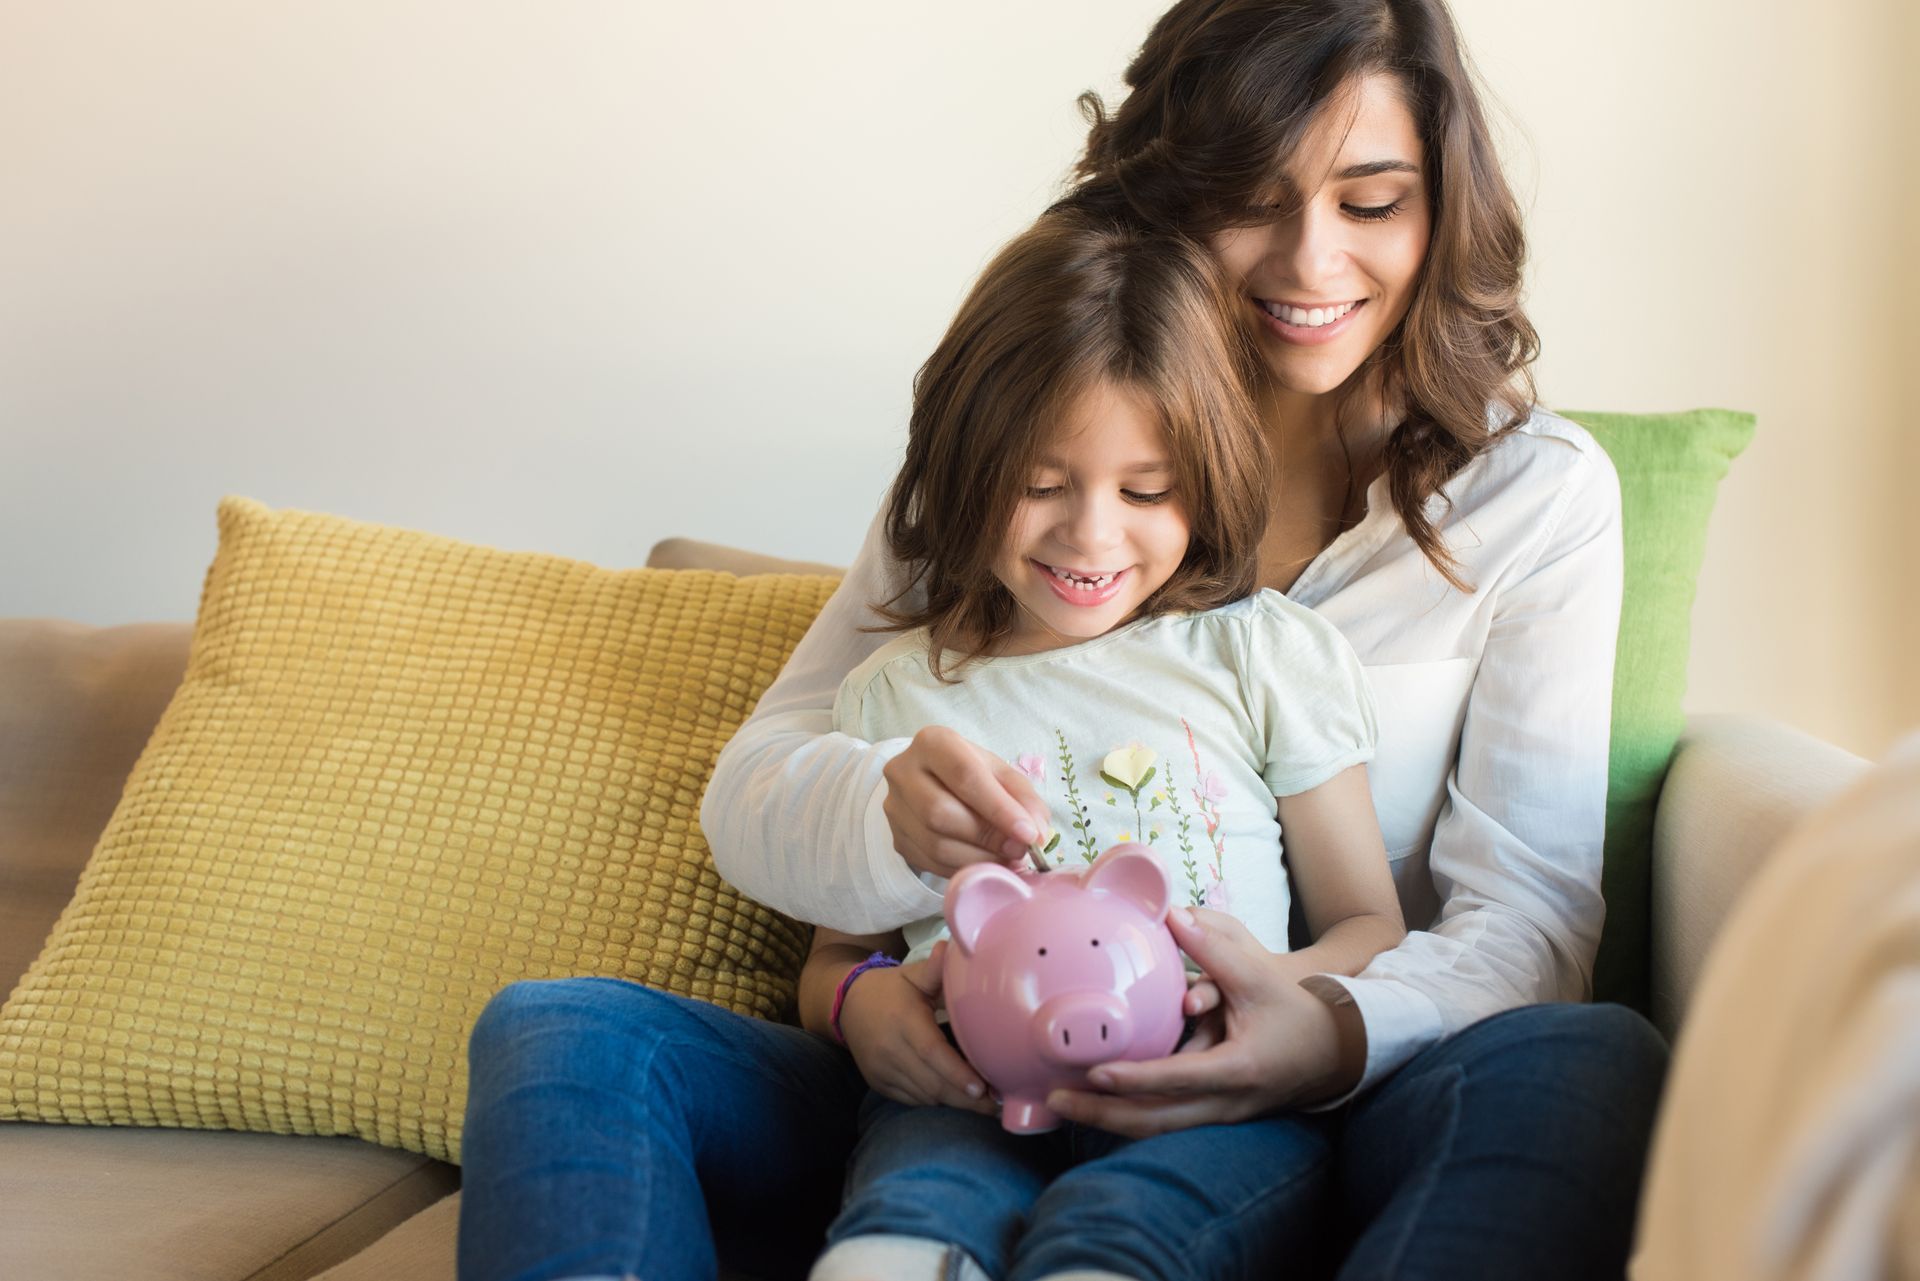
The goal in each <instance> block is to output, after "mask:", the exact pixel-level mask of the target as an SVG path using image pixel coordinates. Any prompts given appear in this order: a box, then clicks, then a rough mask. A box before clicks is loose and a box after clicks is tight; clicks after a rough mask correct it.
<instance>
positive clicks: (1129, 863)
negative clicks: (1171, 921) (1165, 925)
mask: <svg viewBox="0 0 1920 1281" xmlns="http://www.w3.org/2000/svg"><path fill="white" fill-rule="evenodd" d="M1085 884H1086V887H1087V888H1088V889H1090V890H1106V891H1107V892H1108V893H1110V894H1118V895H1119V896H1120V897H1121V898H1124V899H1127V900H1129V901H1131V902H1133V903H1135V904H1137V905H1138V906H1139V908H1140V910H1141V911H1143V912H1145V913H1146V914H1147V915H1148V916H1149V917H1150V918H1152V919H1153V920H1156V921H1159V920H1164V919H1165V918H1166V915H1167V909H1168V908H1169V907H1171V906H1172V905H1173V885H1172V883H1171V882H1170V881H1168V880H1167V869H1166V868H1164V867H1162V866H1161V865H1160V860H1159V858H1157V857H1156V856H1155V855H1154V852H1153V851H1152V850H1150V849H1148V848H1147V847H1146V846H1144V845H1142V844H1140V843H1139V842H1138V841H1129V842H1127V843H1126V844H1124V845H1116V846H1114V847H1113V848H1112V849H1110V850H1108V851H1107V852H1106V853H1104V854H1102V855H1101V856H1100V857H1099V858H1097V859H1095V860H1093V866H1092V867H1091V868H1089V869H1088V871H1087V879H1086V882H1085Z"/></svg>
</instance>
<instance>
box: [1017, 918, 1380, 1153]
mask: <svg viewBox="0 0 1920 1281" xmlns="http://www.w3.org/2000/svg"><path fill="white" fill-rule="evenodd" d="M1182 917H1185V918H1186V919H1185V920H1182V919H1181V918H1182ZM1168 925H1169V927H1170V928H1171V929H1172V930H1173V937H1174V940H1175V941H1176V942H1177V943H1179V944H1180V947H1181V948H1182V950H1184V951H1185V952H1186V953H1187V955H1189V956H1191V957H1192V958H1193V959H1194V960H1195V961H1198V962H1199V963H1200V966H1201V968H1202V969H1204V970H1205V971H1206V972H1207V974H1208V975H1209V976H1210V977H1211V979H1212V980H1213V983H1214V985H1215V991H1217V993H1218V996H1219V1005H1218V1007H1217V1008H1216V1009H1213V1010H1211V1011H1204V1010H1202V1011H1195V1010H1193V1009H1191V1007H1192V1006H1194V1005H1195V1004H1201V1005H1204V1004H1205V1003H1206V1002H1207V1000H1208V999H1209V997H1210V994H1209V993H1205V992H1203V991H1202V988H1201V986H1200V985H1198V984H1196V985H1195V987H1194V988H1193V989H1192V990H1191V991H1189V992H1188V994H1187V1004H1188V1007H1189V1012H1190V1013H1201V1014H1203V1015H1204V1017H1203V1019H1202V1023H1201V1026H1200V1028H1199V1029H1197V1030H1196V1032H1195V1034H1194V1036H1193V1037H1192V1038H1190V1039H1189V1040H1188V1041H1187V1043H1186V1044H1185V1045H1183V1046H1182V1047H1181V1048H1180V1050H1179V1051H1178V1052H1176V1053H1174V1054H1172V1055H1169V1056H1168V1057H1166V1058H1163V1059H1149V1060H1145V1061H1142V1062H1137V1063H1136V1062H1124V1061H1123V1062H1118V1063H1107V1064H1103V1065H1102V1066H1100V1067H1097V1068H1095V1069H1094V1070H1093V1072H1092V1073H1091V1074H1090V1080H1091V1082H1092V1084H1093V1085H1094V1087H1095V1089H1096V1090H1098V1091H1102V1092H1101V1093H1094V1092H1089V1091H1083V1090H1055V1091H1054V1092H1053V1093H1052V1094H1051V1095H1049V1096H1048V1098H1047V1106H1048V1107H1050V1108H1052V1109H1053V1110H1054V1111H1056V1112H1058V1113H1059V1114H1060V1115H1061V1116H1064V1117H1067V1118H1068V1119H1070V1120H1074V1121H1078V1122H1081V1123H1082V1124H1085V1125H1091V1126H1095V1127H1097V1128H1099V1129H1102V1130H1110V1131H1112V1132H1114V1133H1116V1134H1125V1135H1131V1136H1133V1137H1136V1138H1139V1137H1144V1136H1146V1135H1150V1134H1160V1133H1164V1132H1166V1131H1168V1130H1180V1129H1185V1128H1187V1127H1188V1126H1194V1125H1212V1124H1217V1123H1222V1122H1229V1121H1241V1120H1245V1119H1247V1118H1249V1117H1254V1116H1261V1115H1263V1114H1265V1113H1268V1112H1272V1111H1276V1110H1278V1109H1280V1108H1283V1107H1289V1106H1298V1105H1300V1104H1303V1103H1311V1102H1314V1101H1317V1100H1319V1099H1323V1098H1332V1097H1334V1096H1335V1095H1337V1094H1340V1093H1342V1092H1344V1091H1345V1090H1347V1089H1350V1088H1351V1087H1352V1085H1353V1084H1354V1083H1355V1082H1356V1081H1358V1079H1359V1075H1360V1071H1359V1070H1360V1067H1361V1066H1362V1065H1364V1062H1365V1041H1364V1036H1365V1033H1364V1031H1363V1030H1360V1029H1359V1022H1358V1011H1356V1010H1354V1009H1353V1008H1352V1007H1350V1006H1349V1007H1345V1008H1344V1009H1343V1010H1341V1011H1336V1010H1335V1009H1334V1008H1333V1007H1331V1006H1329V1005H1327V1004H1326V1003H1325V1002H1324V1001H1322V1000H1320V998H1319V997H1316V996H1314V995H1313V994H1312V993H1310V992H1308V991H1307V990H1306V989H1305V988H1302V987H1301V986H1300V980H1301V979H1302V978H1304V977H1305V976H1306V973H1308V972H1310V971H1306V970H1304V969H1303V967H1302V966H1301V964H1300V962H1298V961H1297V960H1294V959H1292V958H1290V957H1288V956H1287V955H1285V954H1276V953H1273V952H1269V951H1267V949H1266V948H1264V947H1262V946H1261V945H1260V942H1259V940H1257V939H1255V938H1254V937H1253V935H1252V934H1250V933H1248V931H1247V927H1246V926H1244V925H1242V924H1241V923H1240V922H1239V921H1237V920H1235V919H1234V918H1233V917H1231V916H1227V915H1226V914H1224V913H1221V912H1213V911H1208V910H1207V909H1205V908H1195V909H1192V910H1190V911H1189V910H1186V909H1179V910H1176V911H1174V912H1173V913H1171V914H1169V916H1168ZM1349 1016H1350V1017H1349ZM1356 1034H1357V1035H1358V1036H1359V1038H1360V1040H1359V1041H1358V1042H1357V1043H1356V1042H1355V1041H1354V1039H1353V1038H1354V1036H1355V1035H1356Z"/></svg>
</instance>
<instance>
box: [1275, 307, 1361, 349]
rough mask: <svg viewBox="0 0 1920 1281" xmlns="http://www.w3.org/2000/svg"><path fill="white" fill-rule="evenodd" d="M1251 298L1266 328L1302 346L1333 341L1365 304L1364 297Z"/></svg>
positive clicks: (1345, 329) (1349, 325)
mask: <svg viewBox="0 0 1920 1281" xmlns="http://www.w3.org/2000/svg"><path fill="white" fill-rule="evenodd" d="M1253 301H1254V305H1255V307H1256V309H1257V310H1258V311H1259V313H1260V319H1261V322H1262V323H1263V324H1264V325H1265V327H1266V328H1267V330H1268V331H1269V332H1271V333H1275V334H1278V335H1279V336H1280V338H1281V339H1282V340H1283V341H1285V342H1290V343H1294V344H1297V345H1298V346H1301V347H1317V346H1319V345H1321V344H1322V343H1330V342H1332V341H1333V340H1334V339H1336V338H1338V337H1339V336H1340V335H1341V334H1343V333H1345V332H1346V331H1347V330H1348V329H1349V328H1351V324H1352V320H1353V317H1354V316H1355V315H1357V314H1358V313H1359V312H1360V310H1361V308H1363V307H1365V306H1366V305H1367V300H1366V299H1364V298H1360V299H1356V300H1354V301H1352V302H1343V303H1332V304H1327V303H1321V304H1315V305H1311V306H1309V305H1307V304H1303V303H1286V302H1274V301H1272V300H1270V299H1266V298H1255V299H1254V300H1253Z"/></svg>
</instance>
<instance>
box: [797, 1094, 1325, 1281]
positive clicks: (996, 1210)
mask: <svg viewBox="0 0 1920 1281" xmlns="http://www.w3.org/2000/svg"><path fill="white" fill-rule="evenodd" d="M1338 1135H1339V1127H1338V1123H1337V1122H1336V1121H1335V1120H1333V1119H1332V1118H1330V1117H1322V1116H1311V1115H1303V1114H1300V1113H1288V1114H1285V1115H1281V1116H1271V1117H1263V1118H1260V1119H1258V1120H1253V1121H1244V1122H1241V1123H1240V1124H1238V1125H1206V1126H1198V1127H1195V1128H1193V1129H1188V1130H1176V1131H1174V1132H1173V1133H1171V1134H1161V1135H1155V1136H1154V1137H1152V1138H1147V1139H1139V1140H1129V1139H1124V1138H1121V1137H1120V1136H1118V1135H1114V1134H1108V1133H1106V1132H1105V1131H1103V1130H1095V1129H1091V1128H1088V1127H1084V1126H1078V1125H1073V1124H1067V1125H1064V1126H1062V1127H1061V1128H1060V1129H1058V1130H1054V1131H1052V1132H1051V1133H1047V1134H1038V1135H1016V1134H1008V1133H1007V1132H1006V1131H1005V1130H1004V1129H1002V1128H1001V1125H1000V1122H999V1121H998V1120H996V1119H995V1118H993V1117H988V1116H981V1115H980V1114H979V1113H977V1112H961V1111H958V1110H955V1109H953V1108H941V1107H909V1106H907V1105H905V1104H902V1103H895V1102H893V1101H892V1100H890V1099H886V1098H883V1097H881V1096H880V1095H878V1094H871V1093H870V1094H868V1096H867V1098H866V1101H865V1102H863V1103H862V1104H861V1107H860V1143H859V1146H858V1147H857V1148H856V1149H855V1150H854V1156H853V1161H852V1164H851V1165H850V1167H849V1168H848V1172H847V1203H846V1207H845V1208H844V1209H843V1210H841V1212H840V1217H839V1218H837V1219H835V1220H834V1223H833V1227H832V1228H831V1229H829V1231H828V1233H827V1239H828V1241H829V1242H830V1243H836V1244H837V1243H839V1242H841V1241H846V1240H849V1239H852V1238H856V1237H861V1236H869V1235H885V1236H909V1237H924V1238H929V1239H932V1240H937V1241H944V1242H946V1243H948V1244H949V1245H952V1246H958V1247H959V1248H960V1249H962V1250H964V1251H965V1252H966V1253H967V1254H968V1255H970V1256H971V1257H972V1259H973V1260H974V1262H975V1263H977V1264H978V1265H979V1266H980V1267H981V1268H982V1269H984V1270H985V1271H986V1273H987V1274H988V1275H989V1276H993V1277H1005V1278H1006V1279H1007V1281H1036V1279H1037V1278H1043V1277H1047V1276H1051V1275H1053V1274H1054V1273H1058V1272H1065V1271H1069V1270H1071V1269H1075V1268H1093V1269H1104V1270H1106V1271H1109V1272H1117V1273H1119V1274H1121V1275H1122V1276H1137V1277H1142V1278H1150V1277H1196V1278H1197V1277H1207V1278H1213V1277H1262V1278H1265V1277H1276V1276H1299V1275H1303V1274H1304V1275H1313V1274H1314V1273H1315V1272H1316V1271H1318V1270H1320V1268H1321V1256H1322V1255H1323V1254H1324V1251H1325V1249H1326V1248H1327V1245H1328V1242H1327V1241H1326V1239H1325V1235H1324V1233H1323V1232H1322V1231H1321V1228H1322V1227H1323V1226H1324V1224H1325V1223H1326V1222H1327V1220H1328V1218H1329V1216H1330V1215H1331V1213H1332V1210H1333V1206H1332V1204H1331V1201H1330V1197H1331V1193H1332V1181H1331V1180H1330V1179H1329V1178H1328V1177H1327V1176H1328V1172H1329V1170H1330V1168H1331V1165H1332V1157H1333V1145H1334V1141H1335V1140H1336V1139H1337V1138H1338Z"/></svg>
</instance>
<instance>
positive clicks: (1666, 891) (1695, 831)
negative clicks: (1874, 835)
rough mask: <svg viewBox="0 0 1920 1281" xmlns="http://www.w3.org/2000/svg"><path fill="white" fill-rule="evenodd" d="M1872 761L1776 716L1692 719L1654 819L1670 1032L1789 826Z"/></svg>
mask: <svg viewBox="0 0 1920 1281" xmlns="http://www.w3.org/2000/svg"><path fill="white" fill-rule="evenodd" d="M1866 768H1867V762H1866V761H1864V760H1862V759H1860V758H1859V757H1858V756H1855V755H1853V754H1852V753H1851V752H1847V751H1844V750H1842V749H1840V748H1838V747H1835V746H1833V745H1832V744H1831V743H1826V742H1823V741H1821V740H1820V739H1817V738H1814V737H1813V736H1812V735H1810V734H1804V733H1802V732H1801V731H1799V730H1796V729H1792V728H1790V727H1788V726H1786V725H1783V724H1781V723H1779V722H1777V721H1769V720H1763V719H1761V718H1758V717H1753V716H1696V717H1692V718H1689V720H1688V721H1687V729H1686V732H1685V733H1684V734H1682V735H1681V736H1680V744H1679V746H1678V747H1677V748H1676V749H1675V751H1674V756H1673V764H1672V766H1671V767H1670V768H1669V769H1668V771H1667V779H1666V783H1665V785H1664V786H1663V787H1662V788H1661V790H1660V801H1659V804H1658V806H1657V808H1656V809H1655V811H1654V820H1653V992H1652V998H1653V1000H1652V1005H1653V1008H1652V1015H1653V1021H1654V1024H1655V1026H1657V1027H1658V1028H1659V1029H1660V1030H1661V1031H1662V1032H1663V1033H1665V1034H1666V1035H1667V1036H1668V1037H1669V1038H1671V1037H1672V1036H1673V1035H1674V1032H1675V1031H1676V1030H1677V1029H1678V1028H1679V1025H1680V1020H1681V1018H1682V1017H1683V1016H1684V1015H1685V1013H1686V1007H1687V1001H1688V999H1689V998H1690V997H1691V996H1692V994H1693V986H1694V983H1695V982H1696V981H1697V980H1698V978H1699V976H1700V968H1701V966H1702V965H1703V964H1704V963H1705V961H1706V956H1707V949H1708V948H1709V947H1710V946H1711V945H1712V943H1713V940H1714V936H1715V935H1717V934H1718V933H1719V932H1720V925H1721V922H1723V921H1724V920H1725V919H1726V916H1727V912H1728V911H1729V910H1730V909H1731V908H1732V906H1733V903H1734V900H1735V899H1736V898H1737V897H1739V894H1740V891H1741V890H1742V889H1744V888H1745V887H1746V884H1747V882H1748V881H1749V880H1751V879H1752V878H1753V875H1754V873H1755V872H1757V871H1758V870H1759V869H1760V866H1761V864H1762V863H1764V862H1765V861H1766V859H1767V857H1768V855H1770V854H1771V853H1772V852H1773V850H1774V848H1775V847H1776V846H1778V845H1779V843H1780V838H1781V837H1782V836H1784V835H1785V834H1786V832H1787V829H1788V828H1790V827H1792V826H1794V825H1795V824H1796V823H1797V822H1798V821H1799V820H1800V818H1801V817H1802V816H1803V815H1805V814H1807V813H1808V812H1810V811H1812V810H1814V809H1816V808H1818V807H1819V806H1820V805H1821V804H1822V803H1823V802H1824V801H1826V800H1827V799H1828V798H1829V797H1831V796H1833V795H1834V794H1835V793H1836V792H1838V791H1839V790H1840V789H1841V788H1843V787H1845V786H1846V785H1847V784H1849V783H1851V782H1852V781H1853V780H1854V779H1855V778H1857V777H1859V776H1860V774H1862V773H1863V772H1864V771H1865V770H1866Z"/></svg>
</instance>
